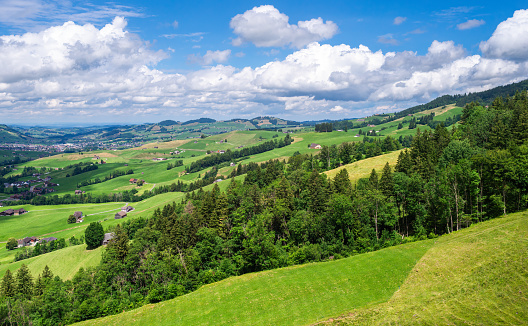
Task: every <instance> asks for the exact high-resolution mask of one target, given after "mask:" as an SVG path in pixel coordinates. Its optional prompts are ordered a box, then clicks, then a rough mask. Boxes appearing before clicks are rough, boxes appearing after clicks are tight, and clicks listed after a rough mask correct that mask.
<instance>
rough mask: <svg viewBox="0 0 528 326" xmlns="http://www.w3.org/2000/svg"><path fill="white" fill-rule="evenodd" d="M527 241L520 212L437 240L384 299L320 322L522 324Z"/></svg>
mask: <svg viewBox="0 0 528 326" xmlns="http://www.w3.org/2000/svg"><path fill="white" fill-rule="evenodd" d="M527 239H528V212H526V211H525V212H520V213H515V214H510V215H508V216H506V217H503V218H498V219H495V220H491V221H488V222H483V223H479V224H475V225H473V226H471V227H470V228H467V229H464V230H461V231H458V232H454V233H452V234H450V235H446V236H442V237H440V238H438V239H436V241H435V244H434V246H433V247H432V248H431V249H430V250H429V251H428V252H427V253H426V254H425V255H424V256H423V257H422V259H421V260H420V261H419V262H418V263H417V264H416V266H415V267H414V268H413V269H412V271H411V273H410V275H409V277H408V278H407V279H406V280H405V282H404V283H403V284H402V285H401V288H400V289H399V290H398V291H397V292H396V293H394V295H393V296H392V297H391V298H390V300H388V301H387V302H385V303H383V304H379V305H374V306H371V307H366V308H361V309H356V310H352V309H351V311H350V312H349V313H348V314H346V315H344V316H341V317H337V318H334V319H333V320H328V321H327V322H325V324H327V323H328V324H333V325H349V324H353V325H365V324H369V325H522V324H526V321H527V320H528V304H527V302H526V301H527V293H528V260H527V256H526V253H527V252H528V240H527Z"/></svg>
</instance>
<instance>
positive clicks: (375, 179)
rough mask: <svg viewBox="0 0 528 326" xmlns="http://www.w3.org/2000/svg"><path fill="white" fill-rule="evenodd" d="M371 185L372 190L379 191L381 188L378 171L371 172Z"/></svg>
mask: <svg viewBox="0 0 528 326" xmlns="http://www.w3.org/2000/svg"><path fill="white" fill-rule="evenodd" d="M369 184H370V188H372V189H375V190H377V189H378V188H379V179H378V173H377V172H376V169H372V172H370V177H369Z"/></svg>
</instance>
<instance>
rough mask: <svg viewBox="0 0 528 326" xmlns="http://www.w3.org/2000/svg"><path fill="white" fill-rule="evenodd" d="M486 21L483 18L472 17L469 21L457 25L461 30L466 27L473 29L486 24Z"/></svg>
mask: <svg viewBox="0 0 528 326" xmlns="http://www.w3.org/2000/svg"><path fill="white" fill-rule="evenodd" d="M485 23H486V22H485V21H484V20H483V19H480V20H479V19H470V20H468V21H467V22H464V23H461V24H458V25H457V28H458V29H459V30H461V31H463V30H466V29H472V28H476V27H479V26H482V25H484V24H485Z"/></svg>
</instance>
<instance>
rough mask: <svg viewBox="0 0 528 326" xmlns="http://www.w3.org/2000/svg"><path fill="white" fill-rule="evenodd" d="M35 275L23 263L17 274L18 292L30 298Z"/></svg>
mask: <svg viewBox="0 0 528 326" xmlns="http://www.w3.org/2000/svg"><path fill="white" fill-rule="evenodd" d="M33 286H34V285H33V277H32V276H31V272H30V271H29V268H28V267H27V266H26V265H25V264H22V266H20V268H19V269H18V271H17V274H16V290H17V293H18V294H20V295H22V296H23V297H24V298H26V299H29V298H31V295H32V294H33Z"/></svg>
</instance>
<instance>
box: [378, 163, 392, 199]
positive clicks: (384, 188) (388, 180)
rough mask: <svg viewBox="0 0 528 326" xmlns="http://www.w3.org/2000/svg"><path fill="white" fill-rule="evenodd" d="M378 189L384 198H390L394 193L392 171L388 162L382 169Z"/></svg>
mask: <svg viewBox="0 0 528 326" xmlns="http://www.w3.org/2000/svg"><path fill="white" fill-rule="evenodd" d="M379 189H380V190H381V192H382V193H383V195H385V196H386V197H389V196H392V194H393V191H394V180H393V178H392V171H391V168H390V165H389V162H387V163H386V164H385V166H384V167H383V172H382V173H381V178H380V182H379Z"/></svg>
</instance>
